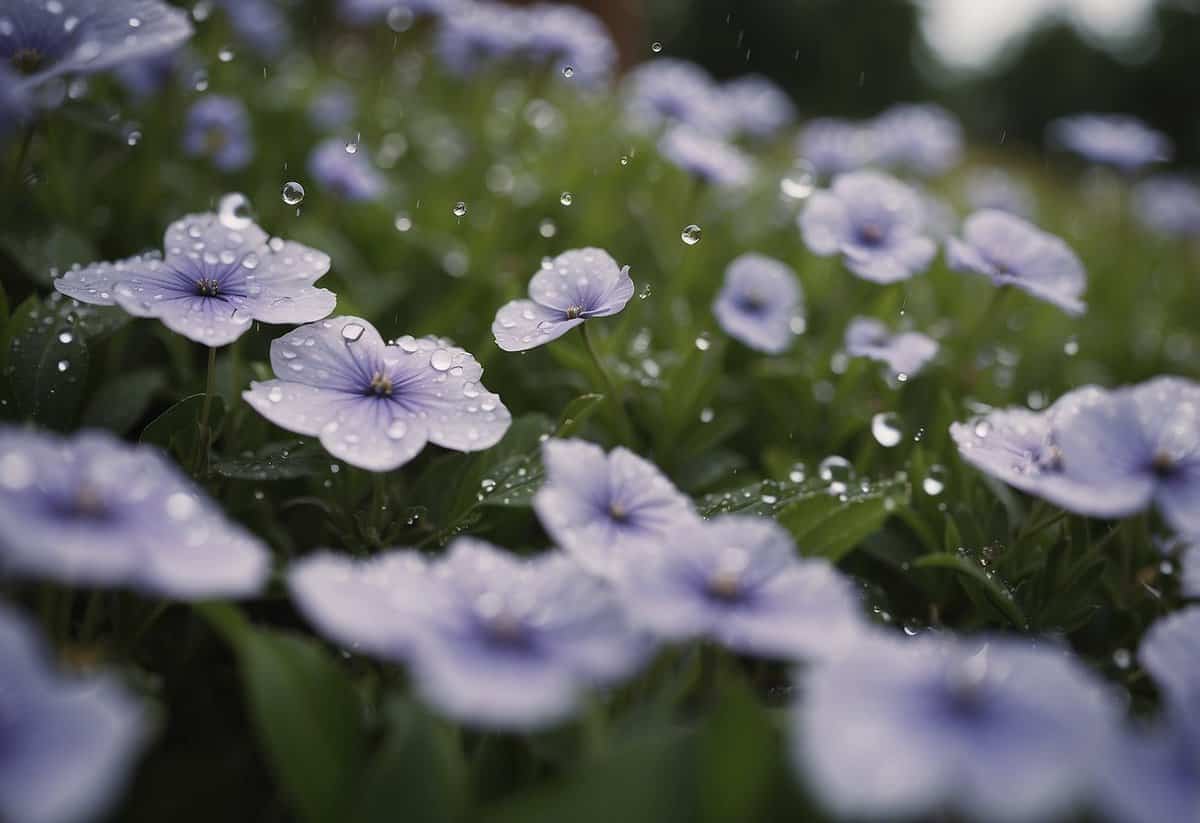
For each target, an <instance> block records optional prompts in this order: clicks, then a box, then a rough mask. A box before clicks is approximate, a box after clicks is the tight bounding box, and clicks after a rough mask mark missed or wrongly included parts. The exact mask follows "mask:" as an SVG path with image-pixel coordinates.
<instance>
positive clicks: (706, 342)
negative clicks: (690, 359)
mask: <svg viewBox="0 0 1200 823" xmlns="http://www.w3.org/2000/svg"><path fill="white" fill-rule="evenodd" d="M695 343H696V348H697V349H699V350H700V351H708V350H709V348H710V347H711V346H712V340H710V339H709V337H708V334H702V335H700V336H699V337H697V338H696V340H695Z"/></svg>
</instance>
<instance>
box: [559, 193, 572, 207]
mask: <svg viewBox="0 0 1200 823" xmlns="http://www.w3.org/2000/svg"><path fill="white" fill-rule="evenodd" d="M558 202H560V203H562V204H563V205H564V206H569V205H571V204H572V203H574V202H575V195H573V194H571V192H569V191H564V192H563V193H562V194H560V195H559V196H558Z"/></svg>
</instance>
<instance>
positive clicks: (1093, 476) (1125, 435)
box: [1054, 377, 1200, 535]
mask: <svg viewBox="0 0 1200 823" xmlns="http://www.w3.org/2000/svg"><path fill="white" fill-rule="evenodd" d="M1054 439H1055V443H1056V445H1057V446H1058V453H1059V460H1060V461H1061V465H1062V471H1063V473H1064V474H1065V475H1066V476H1067V477H1068V478H1070V479H1072V480H1074V481H1075V482H1076V483H1077V484H1078V486H1079V487H1080V489H1081V491H1080V493H1078V494H1072V495H1069V496H1064V499H1058V500H1055V502H1057V503H1058V504H1059V505H1061V506H1062V507H1063V508H1066V509H1069V510H1071V511H1074V512H1077V513H1079V514H1086V515H1092V516H1096V517H1125V516H1127V515H1130V514H1134V513H1136V512H1139V511H1142V510H1143V509H1145V508H1147V507H1148V506H1150V505H1151V503H1155V504H1157V506H1158V508H1159V510H1160V511H1161V512H1162V513H1163V515H1164V517H1165V518H1166V520H1167V522H1169V523H1170V524H1171V525H1172V526H1174V527H1175V528H1176V529H1177V530H1179V532H1180V533H1182V534H1185V535H1194V534H1200V385H1198V384H1196V383H1193V382H1192V381H1190V380H1184V379H1182V378H1178V377H1158V378H1155V379H1153V380H1150V381H1148V382H1146V383H1142V384H1140V385H1137V386H1132V387H1126V388H1121V389H1117V390H1115V391H1112V392H1090V393H1088V394H1087V395H1085V396H1084V397H1083V398H1082V399H1081V400H1080V401H1079V402H1076V403H1072V404H1071V405H1070V406H1069V407H1067V408H1066V409H1064V410H1062V411H1061V412H1059V413H1058V414H1056V415H1055V418H1054Z"/></svg>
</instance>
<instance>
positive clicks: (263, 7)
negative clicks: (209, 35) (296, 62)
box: [217, 0, 291, 58]
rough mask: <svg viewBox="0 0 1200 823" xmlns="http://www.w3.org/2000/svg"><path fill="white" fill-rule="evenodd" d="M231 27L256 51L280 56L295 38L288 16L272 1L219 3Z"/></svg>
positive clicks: (228, 0)
mask: <svg viewBox="0 0 1200 823" xmlns="http://www.w3.org/2000/svg"><path fill="white" fill-rule="evenodd" d="M217 5H219V6H220V7H221V8H222V9H224V11H225V17H226V18H227V19H228V20H229V25H230V27H231V28H232V29H233V30H234V32H236V33H237V36H238V37H240V38H241V39H242V40H244V41H245V42H246V43H247V44H249V45H250V46H251V47H252V48H254V49H255V51H258V52H261V53H262V54H264V55H265V56H267V57H269V58H274V57H278V56H279V55H280V53H282V51H283V49H284V47H286V46H287V43H288V39H289V38H290V37H291V32H290V31H289V27H288V21H287V16H286V15H285V14H284V13H283V11H282V10H281V9H280V8H279V7H278V6H277V5H276V4H275V3H274V2H272V0H217Z"/></svg>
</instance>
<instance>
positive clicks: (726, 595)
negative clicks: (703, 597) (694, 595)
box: [708, 571, 742, 603]
mask: <svg viewBox="0 0 1200 823" xmlns="http://www.w3.org/2000/svg"><path fill="white" fill-rule="evenodd" d="M708 593H709V595H710V596H711V597H713V598H715V599H717V600H721V601H724V602H726V603H729V602H732V601H734V600H737V599H738V597H739V596H740V595H741V593H742V579H741V576H740V575H738V574H736V573H734V572H728V571H724V572H717V573H716V574H714V575H713V576H712V577H710V578H709V579H708Z"/></svg>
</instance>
